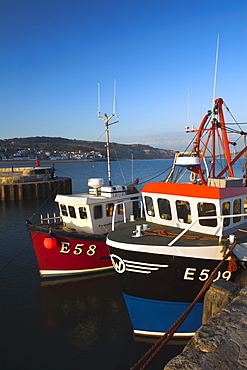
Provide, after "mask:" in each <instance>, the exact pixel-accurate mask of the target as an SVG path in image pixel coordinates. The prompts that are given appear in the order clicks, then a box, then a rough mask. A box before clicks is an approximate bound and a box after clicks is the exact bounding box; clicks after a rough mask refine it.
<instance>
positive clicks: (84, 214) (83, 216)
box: [78, 207, 87, 220]
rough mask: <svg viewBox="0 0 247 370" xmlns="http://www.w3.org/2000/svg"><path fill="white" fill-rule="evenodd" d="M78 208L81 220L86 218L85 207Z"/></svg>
mask: <svg viewBox="0 0 247 370" xmlns="http://www.w3.org/2000/svg"><path fill="white" fill-rule="evenodd" d="M78 209H79V215H80V218H81V219H83V220H86V219H87V211H86V207H79V208H78Z"/></svg>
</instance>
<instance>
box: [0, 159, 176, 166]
mask: <svg viewBox="0 0 247 370" xmlns="http://www.w3.org/2000/svg"><path fill="white" fill-rule="evenodd" d="M165 159H173V158H143V159H134V160H133V161H134V162H136V161H147V160H165ZM119 160H120V161H129V162H131V161H132V159H119ZM39 161H40V166H41V167H42V164H49V163H50V164H51V165H52V164H53V163H55V164H56V163H79V162H107V160H106V159H101V160H99V159H95V158H91V159H56V160H54V161H51V160H50V159H44V160H43V159H40V160H39ZM111 161H112V162H114V161H116V159H112V160H111ZM22 164H30V165H32V164H33V166H34V167H36V163H35V160H23V161H15V160H1V161H0V166H1V165H6V167H8V166H11V167H12V166H13V165H18V166H19V165H22Z"/></svg>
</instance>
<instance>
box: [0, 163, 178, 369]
mask: <svg viewBox="0 0 247 370" xmlns="http://www.w3.org/2000/svg"><path fill="white" fill-rule="evenodd" d="M170 164H171V162H170V161H165V160H164V161H162V160H160V161H138V162H134V164H133V163H132V162H121V168H120V163H118V162H113V163H112V183H113V184H123V183H130V182H131V181H132V178H136V177H139V178H140V182H145V181H148V180H149V179H151V178H152V177H153V176H154V174H158V173H161V172H163V171H164V170H165V168H167V167H168V166H170ZM41 165H42V163H41ZM16 166H23V165H21V164H18V165H16ZM25 166H26V165H25ZM43 166H48V165H47V164H44V165H43ZM1 167H7V165H6V164H5V163H4V164H3V165H1ZM56 170H57V175H58V176H69V177H71V178H72V184H73V192H84V191H87V189H88V187H87V179H88V178H90V177H103V178H104V179H105V184H106V185H107V176H106V163H105V162H104V163H96V162H86V163H81V162H80V163H56ZM122 174H124V179H123V176H122ZM158 179H159V180H163V179H164V175H163V174H162V175H160V176H159V177H158ZM43 203H44V199H39V200H34V201H22V202H4V203H2V204H1V211H0V232H1V237H0V243H1V249H0V270H1V271H0V274H1V276H0V296H1V305H0V317H1V321H0V325H1V330H0V353H1V355H0V368H1V369H44V368H46V369H49V370H53V369H54V370H55V369H86V370H87V369H99V368H101V369H109V370H111V369H114V370H115V369H119V370H122V369H123V370H125V369H129V368H130V367H131V366H133V365H134V364H135V363H136V362H137V361H138V360H139V358H140V357H142V355H143V354H144V353H145V352H146V351H147V350H148V349H149V348H150V346H151V345H152V344H150V343H147V342H140V341H137V340H135V339H134V338H133V333H132V329H131V323H130V319H129V316H128V312H127V309H126V306H125V303H124V300H123V298H122V294H121V291H120V288H119V285H118V279H117V276H116V274H115V272H114V271H113V272H111V273H108V274H105V275H97V276H87V277H77V278H70V279H67V280H61V279H60V280H54V279H50V280H45V281H43V280H42V281H41V279H40V277H39V274H38V266H37V263H36V258H35V255H34V251H33V249H32V246H31V243H30V237H29V234H28V232H27V230H26V227H25V221H26V220H27V219H30V218H31V217H32V216H33V218H32V221H38V216H39V214H40V213H45V212H46V211H47V210H50V211H53V210H57V205H56V204H55V203H54V202H53V200H52V199H50V200H49V201H48V202H46V203H45V205H44V206H43V207H42V208H41V209H40V207H41V206H42V204H43ZM15 256H16V258H15V259H13V258H14V257H15ZM12 259H13V260H12ZM11 260H12V261H11ZM182 348H183V346H182V345H168V346H166V347H165V348H164V349H163V350H162V351H161V352H160V354H159V355H158V357H157V358H156V359H155V360H154V361H153V363H152V364H151V366H150V367H149V368H150V369H162V368H163V366H164V365H165V363H166V362H167V361H168V360H169V359H171V358H172V357H174V356H175V355H177V354H178V353H180V351H181V350H182Z"/></svg>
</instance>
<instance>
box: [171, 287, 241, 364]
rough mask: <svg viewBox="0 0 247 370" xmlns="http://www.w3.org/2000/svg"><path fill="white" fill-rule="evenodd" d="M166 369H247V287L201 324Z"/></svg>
mask: <svg viewBox="0 0 247 370" xmlns="http://www.w3.org/2000/svg"><path fill="white" fill-rule="evenodd" d="M164 369H165V370H178V369H181V370H212V369H215V370H231V369H234V370H244V369H247V287H245V288H243V289H242V290H240V292H239V294H238V296H237V297H236V298H234V299H233V300H232V302H231V303H230V304H229V305H227V306H226V307H225V308H223V309H222V310H221V311H220V312H219V313H218V314H216V315H215V316H214V317H212V318H211V319H209V320H208V321H207V322H206V323H205V324H204V325H203V326H201V327H200V328H199V329H198V330H197V332H196V333H195V335H194V336H193V338H192V339H191V340H190V341H189V342H188V344H187V345H186V346H185V348H184V350H183V352H182V353H181V354H180V355H178V356H176V357H174V358H173V359H172V360H171V361H169V362H168V363H167V364H166V366H165V367H164Z"/></svg>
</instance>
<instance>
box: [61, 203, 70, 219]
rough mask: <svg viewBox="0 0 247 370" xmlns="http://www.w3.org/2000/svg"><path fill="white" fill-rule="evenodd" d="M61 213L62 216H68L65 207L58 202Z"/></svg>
mask: <svg viewBox="0 0 247 370" xmlns="http://www.w3.org/2000/svg"><path fill="white" fill-rule="evenodd" d="M60 209H61V213H62V215H63V216H66V217H67V216H68V211H67V207H66V206H65V205H64V204H60Z"/></svg>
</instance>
